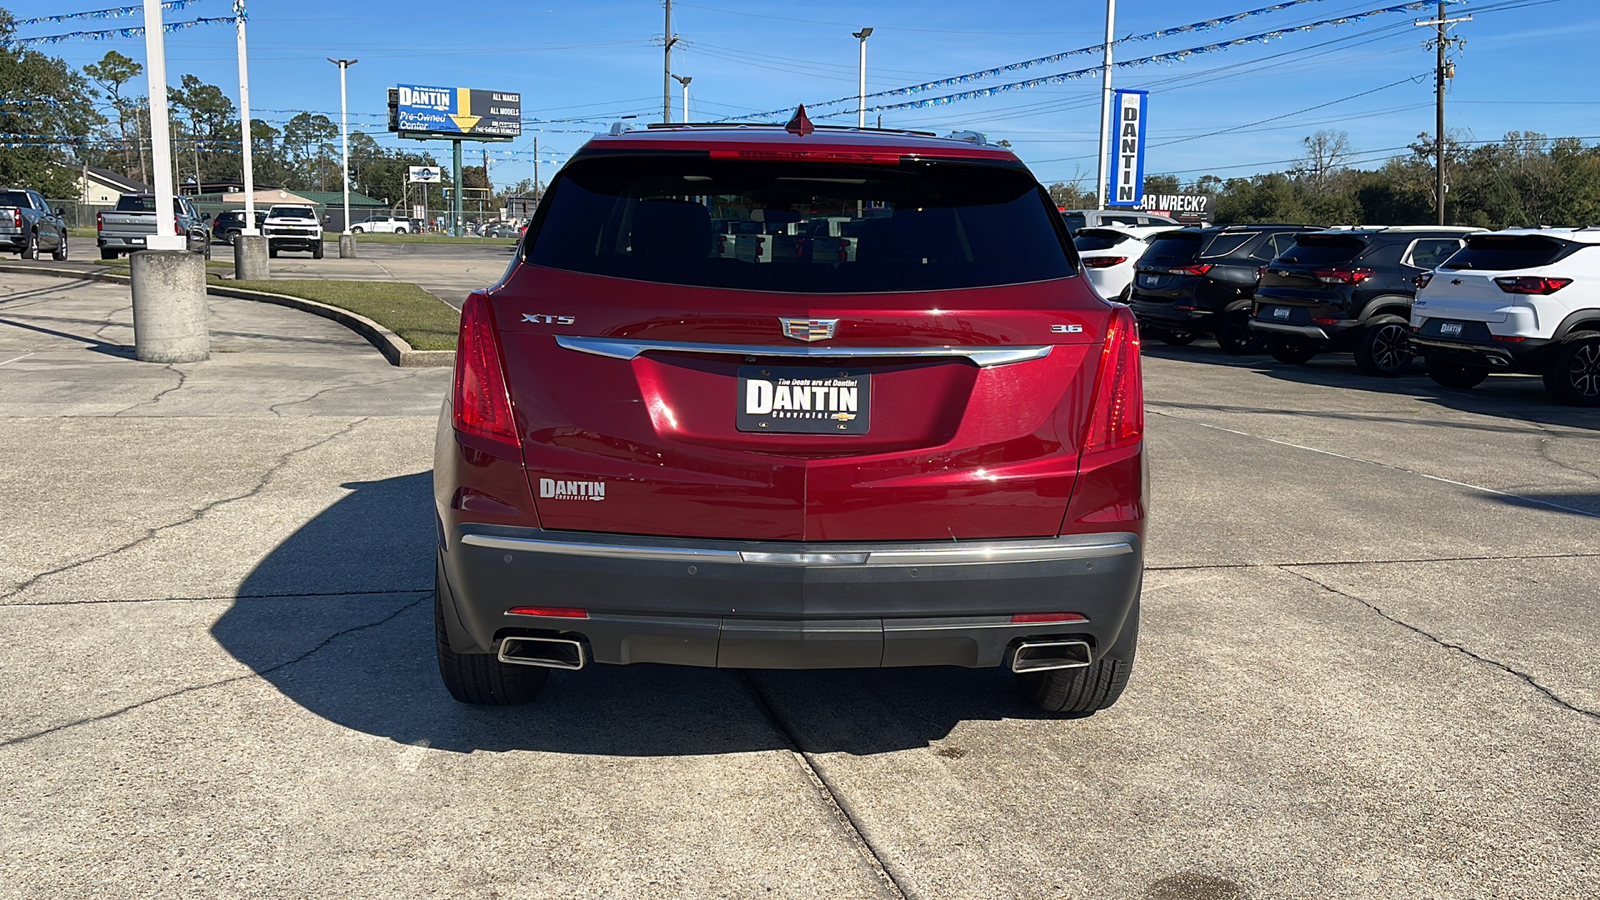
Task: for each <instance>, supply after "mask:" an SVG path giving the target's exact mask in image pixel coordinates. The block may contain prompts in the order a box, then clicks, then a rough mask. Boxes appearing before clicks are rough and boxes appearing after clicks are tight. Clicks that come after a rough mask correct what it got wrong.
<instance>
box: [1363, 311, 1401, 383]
mask: <svg viewBox="0 0 1600 900" xmlns="http://www.w3.org/2000/svg"><path fill="white" fill-rule="evenodd" d="M1406 324H1407V323H1406V320H1405V319H1402V318H1400V317H1399V316H1379V317H1377V318H1376V319H1373V320H1372V321H1370V322H1368V323H1367V327H1366V328H1363V329H1362V330H1361V340H1360V341H1358V342H1357V343H1356V368H1358V369H1360V370H1361V371H1362V372H1363V373H1365V374H1367V375H1374V376H1377V377H1379V378H1393V377H1395V376H1396V375H1400V374H1403V373H1404V372H1405V370H1406V369H1407V368H1408V367H1409V366H1410V365H1411V360H1412V359H1413V358H1414V356H1415V354H1413V353H1412V350H1411V332H1410V331H1409V330H1408V329H1407V328H1406Z"/></svg>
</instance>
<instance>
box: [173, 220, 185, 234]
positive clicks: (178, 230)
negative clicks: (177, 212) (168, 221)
mask: <svg viewBox="0 0 1600 900" xmlns="http://www.w3.org/2000/svg"><path fill="white" fill-rule="evenodd" d="M172 233H173V234H183V226H182V225H179V224H178V217H177V216H173V217H172Z"/></svg>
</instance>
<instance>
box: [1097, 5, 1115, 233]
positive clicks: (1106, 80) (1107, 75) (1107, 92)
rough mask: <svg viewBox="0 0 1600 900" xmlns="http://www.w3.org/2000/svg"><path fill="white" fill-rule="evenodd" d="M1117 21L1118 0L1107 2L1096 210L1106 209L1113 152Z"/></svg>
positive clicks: (1101, 74)
mask: <svg viewBox="0 0 1600 900" xmlns="http://www.w3.org/2000/svg"><path fill="white" fill-rule="evenodd" d="M1116 21H1117V0H1106V46H1105V61H1104V62H1103V63H1101V66H1100V164H1099V167H1098V169H1097V171H1098V173H1099V179H1100V180H1099V181H1098V182H1097V183H1096V184H1095V187H1094V198H1095V208H1097V209H1105V208H1106V206H1107V204H1106V200H1107V197H1106V184H1107V182H1108V178H1107V176H1108V175H1109V174H1110V173H1109V172H1107V171H1106V156H1107V154H1108V153H1110V151H1111V41H1112V33H1113V31H1114V29H1115V25H1116Z"/></svg>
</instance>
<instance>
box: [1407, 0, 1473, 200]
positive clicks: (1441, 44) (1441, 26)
mask: <svg viewBox="0 0 1600 900" xmlns="http://www.w3.org/2000/svg"><path fill="white" fill-rule="evenodd" d="M1444 5H1445V0H1439V18H1437V19H1435V20H1434V21H1432V22H1417V23H1416V25H1417V27H1419V28H1426V27H1434V28H1437V29H1438V34H1437V35H1436V36H1435V37H1434V39H1433V40H1431V41H1429V42H1428V43H1426V44H1424V45H1423V46H1424V47H1431V48H1433V49H1434V50H1435V51H1437V53H1438V61H1437V62H1436V63H1435V67H1434V72H1433V90H1434V99H1435V101H1436V104H1437V107H1438V108H1437V110H1436V112H1437V113H1438V120H1437V122H1435V124H1434V132H1433V179H1434V180H1433V191H1434V194H1433V196H1434V203H1433V205H1434V209H1435V210H1437V212H1438V220H1439V224H1440V225H1443V224H1444V195H1445V190H1446V188H1445V183H1444V87H1445V82H1447V81H1449V80H1450V79H1452V78H1454V77H1456V64H1455V63H1454V62H1452V61H1451V60H1449V59H1447V58H1446V56H1445V54H1446V52H1447V51H1448V50H1449V49H1450V48H1451V47H1464V46H1466V43H1467V42H1466V41H1465V40H1463V39H1461V38H1453V37H1449V36H1448V35H1447V34H1446V30H1447V29H1448V28H1449V27H1450V26H1451V25H1455V24H1458V23H1460V22H1471V21H1472V17H1471V16H1462V17H1461V18H1459V19H1447V18H1445V13H1444Z"/></svg>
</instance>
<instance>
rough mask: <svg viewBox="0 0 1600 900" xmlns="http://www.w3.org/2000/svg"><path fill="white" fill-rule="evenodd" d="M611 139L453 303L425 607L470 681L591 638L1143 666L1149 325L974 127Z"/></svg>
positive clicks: (790, 657)
mask: <svg viewBox="0 0 1600 900" xmlns="http://www.w3.org/2000/svg"><path fill="white" fill-rule="evenodd" d="M797 121H801V124H802V126H803V127H795V124H794V123H791V125H790V127H788V128H777V127H751V126H743V127H706V126H680V127H661V128H651V129H649V130H646V131H633V132H621V131H620V130H614V131H613V133H612V134H611V135H609V136H597V137H595V138H594V139H593V140H591V141H589V143H588V144H586V145H585V146H584V147H583V149H582V150H580V151H579V152H578V153H577V155H575V156H574V157H573V158H572V160H571V161H570V162H569V163H568V164H567V165H566V167H565V168H564V169H563V170H562V171H561V173H560V174H559V175H558V176H556V178H555V180H554V181H553V182H552V183H551V185H550V189H549V193H548V194H547V195H546V197H545V198H544V202H543V203H542V204H541V205H540V206H539V209H538V213H537V215H536V216H535V217H534V219H533V222H532V224H531V226H530V227H529V229H528V232H527V236H526V238H525V240H524V241H523V244H522V246H521V248H520V249H519V251H518V252H519V256H518V258H517V260H516V262H515V263H514V264H513V265H512V266H511V268H510V269H509V270H508V272H507V273H506V276H505V278H504V279H503V280H502V281H501V282H500V283H499V284H497V285H495V286H494V287H492V288H490V289H488V290H484V291H479V292H476V293H474V294H472V295H471V296H470V297H469V298H468V299H467V301H466V304H465V306H464V307H463V309H462V315H461V333H460V339H459V344H458V351H457V357H456V360H457V361H456V373H455V389H454V392H453V395H452V397H451V398H450V399H449V401H448V402H447V403H446V405H445V408H444V411H443V415H442V418H441V420H440V427H439V436H438V443H437V460H436V465H435V468H434V495H435V502H436V507H437V511H438V533H439V553H438V591H437V603H436V637H437V641H438V652H439V669H440V673H441V675H442V676H443V678H444V682H445V685H446V686H447V687H448V688H449V690H450V693H451V694H452V695H454V696H455V698H456V699H457V700H461V701H464V702H467V703H491V704H508V703H520V702H524V701H527V700H529V699H531V698H532V697H533V696H534V695H535V694H536V693H537V692H538V691H539V690H540V688H541V687H543V685H544V682H545V678H546V676H547V675H548V674H549V670H550V669H552V668H555V669H582V668H583V667H585V666H586V665H588V664H590V663H610V664H628V663H674V664H678V665H686V666H717V667H729V668H774V669H792V668H847V667H878V666H967V667H979V666H1002V665H1003V666H1006V667H1008V668H1009V669H1011V670H1012V671H1014V672H1016V673H1017V676H1018V681H1019V683H1020V686H1021V688H1022V690H1023V692H1024V693H1025V694H1026V695H1027V696H1028V697H1029V698H1030V699H1031V700H1032V701H1033V702H1035V703H1036V704H1038V705H1039V706H1040V707H1042V708H1044V709H1047V710H1053V711H1060V712H1090V711H1094V710H1098V709H1103V708H1105V707H1108V706H1110V705H1111V704H1113V703H1115V702H1116V700H1117V698H1118V696H1119V695H1120V694H1121V693H1122V690H1123V688H1124V686H1125V685H1126V684H1127V681H1128V676H1129V672H1130V670H1131V668H1132V664H1133V657H1134V646H1135V643H1136V640H1137V635H1138V610H1139V594H1140V585H1141V580H1142V572H1143V559H1144V552H1143V539H1144V530H1145V495H1146V490H1147V488H1146V481H1147V478H1146V472H1145V466H1144V457H1143V449H1142V448H1143V443H1142V438H1143V429H1144V413H1143V393H1142V387H1141V383H1140V364H1139V338H1138V332H1137V330H1136V328H1135V326H1134V320H1133V317H1132V316H1131V315H1130V314H1129V312H1128V309H1127V308H1126V307H1123V306H1118V305H1114V304H1111V303H1107V302H1105V301H1104V300H1101V299H1100V298H1099V297H1098V296H1097V295H1096V294H1095V291H1094V289H1093V288H1092V287H1091V286H1090V285H1089V283H1088V281H1087V279H1086V278H1085V277H1084V273H1083V270H1082V268H1081V266H1080V265H1079V263H1078V258H1077V255H1076V253H1075V252H1074V250H1073V246H1072V241H1071V239H1070V237H1069V235H1068V234H1067V231H1066V229H1065V227H1064V225H1063V223H1062V221H1061V217H1060V215H1058V214H1057V213H1056V209H1055V206H1054V205H1053V204H1052V203H1051V202H1050V198H1049V196H1048V195H1047V194H1046V192H1045V191H1044V190H1043V189H1041V188H1040V186H1039V183H1038V182H1037V181H1036V180H1035V179H1034V177H1033V176H1032V174H1030V173H1029V171H1028V170H1027V168H1026V167H1024V166H1023V164H1022V163H1021V162H1020V161H1018V160H1017V158H1016V157H1014V156H1013V155H1012V154H1011V153H1010V152H1008V151H1006V150H1004V149H1002V148H998V147H995V146H992V145H989V144H987V143H986V142H985V141H984V140H983V139H982V138H981V136H977V135H969V136H968V137H967V138H956V137H952V138H936V137H932V136H926V135H916V134H909V133H903V132H882V131H877V132H873V131H862V130H857V129H839V130H831V129H815V130H813V129H812V128H811V127H810V124H809V123H808V122H803V116H802V117H797Z"/></svg>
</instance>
